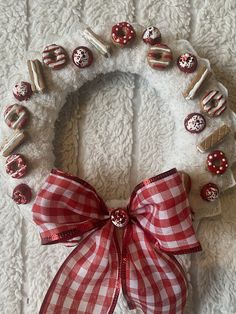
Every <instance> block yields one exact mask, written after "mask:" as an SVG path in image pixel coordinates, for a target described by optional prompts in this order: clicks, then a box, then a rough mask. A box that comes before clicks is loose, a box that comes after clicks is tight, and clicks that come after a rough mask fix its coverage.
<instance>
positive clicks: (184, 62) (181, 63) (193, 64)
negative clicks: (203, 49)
mask: <svg viewBox="0 0 236 314" xmlns="http://www.w3.org/2000/svg"><path fill="white" fill-rule="evenodd" d="M197 64H198V62H197V58H196V57H195V56H194V55H192V54H191V53H188V52H187V53H184V54H183V55H181V56H179V58H178V59H177V66H178V68H179V69H180V71H182V72H185V73H192V72H194V71H195V70H196V68H197Z"/></svg>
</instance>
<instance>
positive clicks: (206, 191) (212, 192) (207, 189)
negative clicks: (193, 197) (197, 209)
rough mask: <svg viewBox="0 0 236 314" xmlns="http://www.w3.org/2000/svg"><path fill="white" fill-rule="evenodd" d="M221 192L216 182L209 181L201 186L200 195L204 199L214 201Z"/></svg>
mask: <svg viewBox="0 0 236 314" xmlns="http://www.w3.org/2000/svg"><path fill="white" fill-rule="evenodd" d="M219 194H220V191H219V188H218V186H217V185H216V184H214V183H211V182H210V183H207V184H205V185H204V186H203V187H202V188H201V192H200V195H201V197H202V199H203V200H204V201H207V202H214V201H215V200H217V199H218V197H219Z"/></svg>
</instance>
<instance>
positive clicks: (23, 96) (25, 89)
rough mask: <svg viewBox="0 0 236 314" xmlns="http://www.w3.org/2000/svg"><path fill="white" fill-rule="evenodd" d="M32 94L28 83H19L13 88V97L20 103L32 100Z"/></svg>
mask: <svg viewBox="0 0 236 314" xmlns="http://www.w3.org/2000/svg"><path fill="white" fill-rule="evenodd" d="M32 94H33V91H32V88H31V85H30V83H28V82H19V83H17V84H16V85H15V86H14V87H13V95H14V97H15V98H16V99H17V100H19V101H23V100H28V99H30V97H31V96H32Z"/></svg>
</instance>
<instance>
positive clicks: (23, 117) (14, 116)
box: [4, 104, 29, 129]
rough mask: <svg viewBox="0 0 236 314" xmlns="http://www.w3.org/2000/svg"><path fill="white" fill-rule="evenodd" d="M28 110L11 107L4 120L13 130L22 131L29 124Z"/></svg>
mask: <svg viewBox="0 0 236 314" xmlns="http://www.w3.org/2000/svg"><path fill="white" fill-rule="evenodd" d="M28 118H29V113H28V110H27V109H26V108H25V107H24V106H21V105H17V104H14V105H11V106H9V107H7V109H6V110H5V112H4V120H5V122H6V124H7V125H8V126H9V127H10V128H12V129H22V128H23V127H24V126H25V125H26V123H27V122H28Z"/></svg>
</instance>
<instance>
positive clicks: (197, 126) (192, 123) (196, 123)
mask: <svg viewBox="0 0 236 314" xmlns="http://www.w3.org/2000/svg"><path fill="white" fill-rule="evenodd" d="M184 126H185V129H186V130H187V131H188V132H190V133H201V132H202V131H203V130H204V129H205V127H206V120H205V118H204V117H203V115H202V114H200V113H197V112H193V113H190V114H189V115H188V116H187V117H186V118H185V120H184Z"/></svg>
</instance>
